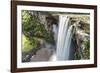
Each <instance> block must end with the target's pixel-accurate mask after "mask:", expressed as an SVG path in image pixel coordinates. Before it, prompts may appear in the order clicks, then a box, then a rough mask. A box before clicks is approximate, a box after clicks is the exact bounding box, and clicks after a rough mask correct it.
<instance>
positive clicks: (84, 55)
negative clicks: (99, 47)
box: [83, 40, 90, 59]
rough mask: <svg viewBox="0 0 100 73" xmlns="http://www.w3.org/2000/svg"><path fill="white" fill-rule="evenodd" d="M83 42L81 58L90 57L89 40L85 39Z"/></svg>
mask: <svg viewBox="0 0 100 73" xmlns="http://www.w3.org/2000/svg"><path fill="white" fill-rule="evenodd" d="M83 44H84V45H85V49H84V50H83V58H84V59H90V41H89V40H85V41H84V42H83Z"/></svg>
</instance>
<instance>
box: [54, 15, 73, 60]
mask: <svg viewBox="0 0 100 73" xmlns="http://www.w3.org/2000/svg"><path fill="white" fill-rule="evenodd" d="M69 22H70V18H69V17H68V16H65V15H60V16H59V30H58V39H57V49H56V50H57V52H56V54H57V60H69V58H70V46H71V41H72V30H73V25H70V24H69ZM69 25H70V26H69Z"/></svg>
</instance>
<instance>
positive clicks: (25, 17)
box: [22, 10, 54, 51]
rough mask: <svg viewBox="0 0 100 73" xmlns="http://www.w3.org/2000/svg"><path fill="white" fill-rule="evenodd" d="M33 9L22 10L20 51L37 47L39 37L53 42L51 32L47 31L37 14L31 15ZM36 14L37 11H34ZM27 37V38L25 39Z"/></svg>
mask: <svg viewBox="0 0 100 73" xmlns="http://www.w3.org/2000/svg"><path fill="white" fill-rule="evenodd" d="M32 13H33V14H34V11H27V10H22V34H23V35H24V36H23V37H22V39H23V40H22V43H24V44H23V48H22V51H29V50H30V48H38V47H39V46H40V39H42V40H45V41H47V42H48V43H53V42H54V41H53V36H52V33H48V32H47V30H46V29H45V26H44V24H41V21H40V20H39V18H38V16H35V15H32ZM35 14H38V12H35ZM26 39H27V40H26Z"/></svg>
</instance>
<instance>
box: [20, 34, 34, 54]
mask: <svg viewBox="0 0 100 73" xmlns="http://www.w3.org/2000/svg"><path fill="white" fill-rule="evenodd" d="M32 48H33V46H32V44H31V42H30V41H29V40H28V38H27V37H26V36H25V35H24V34H23V35H22V51H23V52H26V51H30V50H31V49H32Z"/></svg>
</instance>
